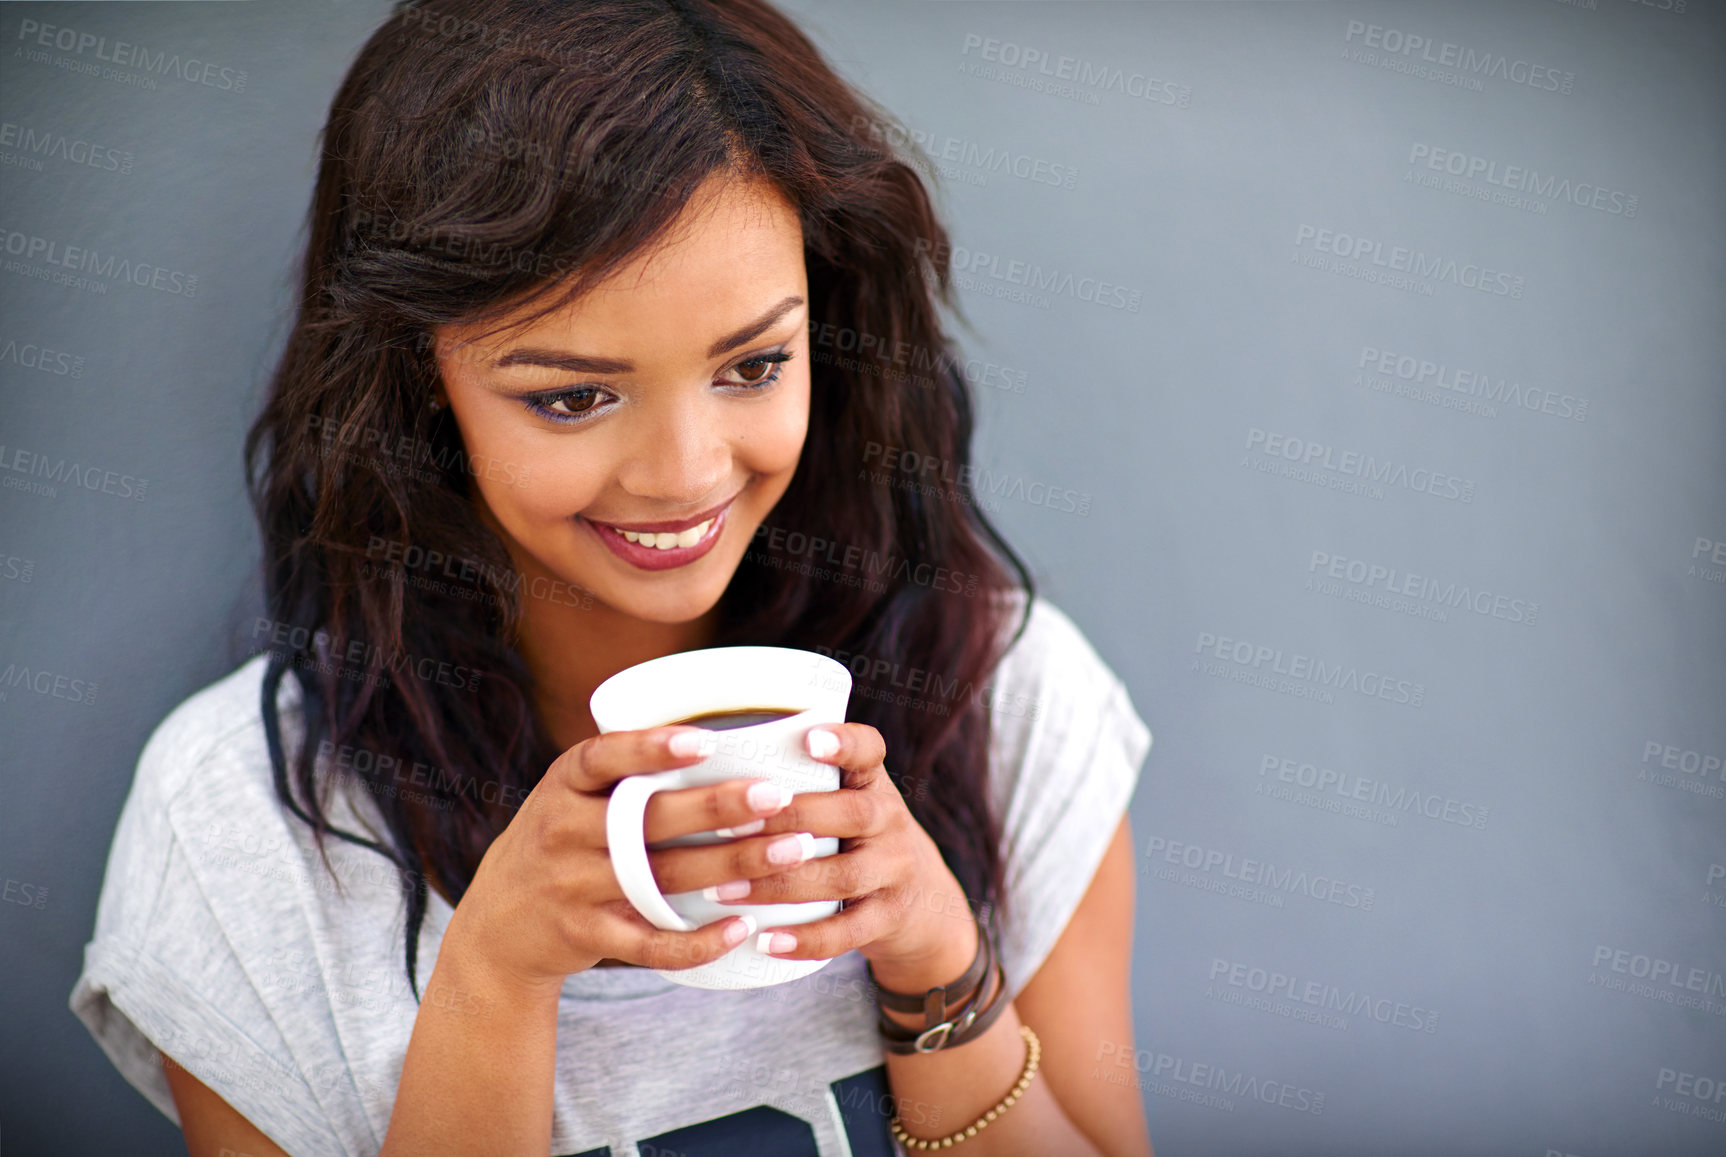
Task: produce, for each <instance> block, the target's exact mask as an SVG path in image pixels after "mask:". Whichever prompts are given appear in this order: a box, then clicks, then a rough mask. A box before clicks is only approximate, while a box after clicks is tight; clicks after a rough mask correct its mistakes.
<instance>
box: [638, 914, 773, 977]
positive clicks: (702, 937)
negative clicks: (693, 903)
mask: <svg viewBox="0 0 1726 1157" xmlns="http://www.w3.org/2000/svg"><path fill="white" fill-rule="evenodd" d="M630 917H633V919H631V918H630ZM755 930H756V922H755V917H753V916H730V917H726V918H724V919H721V920H715V921H713V922H712V923H709V924H703V925H702V926H701V927H699V928H697V929H695V930H694V931H692V932H669V931H667V930H665V929H664V928H655V927H654V926H653V925H651V924H649V923H647V921H645V920H642V919H641V918H640V917H639V915H637V914H636V913H635V912H634V911H633V910H632V911H631V912H630V914H629V916H628V917H624V916H620V917H619V918H618V920H617V923H616V924H615V925H613V926H612V930H611V936H610V939H611V940H612V944H613V946H612V949H611V955H612V957H614V958H615V959H617V960H624V961H628V962H629V963H631V964H639V965H640V966H641V967H643V968H658V969H664V970H667V971H671V970H681V969H685V968H694V967H695V966H696V965H699V964H709V963H711V962H713V961H715V960H718V959H719V958H720V957H721V956H724V955H725V954H726V953H727V952H730V951H731V950H732V949H733V948H735V947H737V946H738V945H739V944H741V943H743V942H744V941H745V940H747V939H748V938H749V937H750V936H752V935H754V934H755Z"/></svg>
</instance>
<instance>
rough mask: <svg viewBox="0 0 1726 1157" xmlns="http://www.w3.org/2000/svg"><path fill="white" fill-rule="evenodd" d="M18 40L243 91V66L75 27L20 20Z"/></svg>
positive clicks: (244, 82)
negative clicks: (172, 51) (84, 30)
mask: <svg viewBox="0 0 1726 1157" xmlns="http://www.w3.org/2000/svg"><path fill="white" fill-rule="evenodd" d="M18 39H19V40H22V41H26V42H28V43H30V44H32V45H34V46H36V47H38V48H52V49H55V50H57V51H59V52H69V53H71V54H72V55H73V56H78V57H82V56H86V55H87V56H89V57H90V58H91V59H92V60H100V61H104V62H106V63H108V64H116V65H119V66H120V67H122V68H136V69H140V70H142V71H144V72H147V73H153V74H155V75H156V76H173V77H176V78H178V79H180V80H183V81H185V82H186V83H188V84H199V85H203V86H204V87H206V88H219V89H223V90H226V91H228V92H245V91H246V72H245V70H244V69H233V68H224V67H222V66H219V65H216V64H211V63H210V62H208V61H204V60H199V59H197V58H196V57H192V56H187V57H181V55H180V54H179V53H177V52H175V53H169V52H167V51H165V50H164V51H152V50H151V49H150V48H148V47H146V46H145V45H142V44H134V43H132V42H131V41H127V40H114V41H110V40H109V39H108V38H107V37H106V36H97V35H95V34H93V33H89V32H79V31H78V30H77V29H76V28H66V27H62V26H60V25H57V24H43V23H41V22H39V21H36V20H20V21H19V22H18ZM41 55H44V54H42V53H38V52H34V51H33V52H32V59H35V58H36V57H37V56H41ZM68 63H75V62H68ZM99 67H100V66H89V67H87V68H83V69H72V70H71V71H88V70H90V69H91V68H99Z"/></svg>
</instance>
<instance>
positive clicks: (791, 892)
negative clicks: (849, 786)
mask: <svg viewBox="0 0 1726 1157" xmlns="http://www.w3.org/2000/svg"><path fill="white" fill-rule="evenodd" d="M744 882H745V883H747V884H748V885H749V890H748V891H747V892H740V891H737V890H736V889H731V890H728V891H721V892H719V893H718V894H716V895H713V896H711V897H710V898H711V899H714V900H718V901H719V902H720V903H722V904H726V903H731V904H801V903H806V902H809V901H813V900H856V899H858V898H860V897H863V896H867V895H869V894H870V893H872V892H878V891H880V890H881V889H883V888H887V887H890V886H892V884H893V883H894V882H895V881H894V879H893V877H891V876H890V875H889V874H888V873H887V872H886V871H884V870H883V866H882V865H880V864H878V863H877V862H876V857H875V853H874V852H873V849H871V848H869V847H868V846H867V845H865V846H864V847H860V848H856V849H853V850H851V851H848V852H843V853H841V854H839V855H836V856H819V857H817V858H815V859H812V860H806V861H804V862H803V863H801V864H798V865H796V866H795V867H791V868H786V869H785V870H783V871H779V872H774V873H773V874H772V875H769V876H758V877H756V878H754V879H752V880H747V881H744ZM933 899H934V900H935V901H936V902H944V901H942V900H941V898H939V897H934V898H933ZM962 902H963V901H962V900H961V903H962Z"/></svg>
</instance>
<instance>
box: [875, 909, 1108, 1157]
mask: <svg viewBox="0 0 1726 1157" xmlns="http://www.w3.org/2000/svg"><path fill="white" fill-rule="evenodd" d="M973 943H974V941H973ZM972 951H973V949H972V948H971V947H969V946H966V945H963V944H956V945H955V946H954V952H953V954H952V957H951V958H950V959H948V960H945V961H942V962H940V963H938V964H935V965H932V966H930V967H928V968H926V969H917V970H915V971H913V972H899V973H896V972H893V971H891V970H879V969H878V970H876V974H875V975H876V982H877V983H879V984H880V985H882V986H883V987H885V988H888V989H891V990H893V991H895V992H923V991H926V990H928V989H930V988H933V987H935V986H936V985H942V984H947V983H949V982H951V981H952V980H953V978H954V977H956V976H958V975H959V974H960V973H962V972H963V971H964V970H965V968H966V966H967V965H968V964H969V963H970V960H971V953H972ZM960 956H963V957H964V958H963V959H959V957H960ZM887 1015H888V1016H890V1017H891V1018H892V1019H893V1020H894V1021H896V1022H898V1023H899V1024H902V1025H905V1026H906V1027H907V1028H917V1029H921V1028H922V1027H923V1023H922V1019H921V1018H920V1017H916V1016H907V1015H904V1014H900V1013H896V1012H891V1011H889V1012H888V1014H887ZM1019 1024H1020V1021H1019V1014H1018V1012H1017V1010H1015V1009H1014V1007H1013V1006H1012V1005H1011V1004H1009V1005H1008V1006H1007V1007H1006V1009H1004V1010H1003V1011H1002V1013H1001V1015H1000V1017H999V1018H998V1019H997V1020H996V1021H995V1023H994V1024H992V1025H990V1026H989V1029H988V1031H986V1032H985V1033H983V1035H982V1036H980V1037H976V1038H974V1039H972V1040H969V1041H966V1042H965V1043H964V1044H962V1045H955V1046H952V1047H950V1048H944V1049H939V1050H937V1051H935V1052H932V1053H913V1054H908V1055H901V1054H898V1053H888V1054H887V1080H888V1083H889V1084H891V1085H892V1088H893V1104H894V1109H895V1111H896V1112H897V1113H898V1114H899V1121H900V1123H901V1124H902V1125H903V1126H904V1128H905V1131H906V1132H907V1133H909V1134H910V1135H911V1136H912V1137H915V1138H917V1139H919V1140H934V1139H937V1138H941V1137H945V1136H947V1135H948V1134H950V1133H955V1132H958V1131H959V1130H962V1129H964V1128H965V1127H966V1126H967V1125H970V1124H972V1123H973V1122H975V1121H976V1120H977V1119H978V1118H980V1117H982V1116H983V1115H984V1114H985V1113H987V1112H988V1111H989V1110H990V1109H993V1108H994V1107H995V1106H996V1105H997V1104H999V1103H1000V1101H1001V1098H1003V1097H1005V1096H1006V1095H1007V1094H1008V1092H1010V1091H1011V1090H1012V1088H1013V1086H1014V1084H1015V1083H1016V1082H1017V1081H1018V1080H1019V1075H1020V1074H1021V1073H1022V1072H1023V1071H1024V1068H1025V1060H1026V1043H1025V1039H1024V1037H1023V1036H1022V1035H1021V1034H1020V1032H1019ZM963 1152H964V1153H965V1154H967V1155H968V1157H1003V1155H1006V1154H1026V1155H1031V1154H1036V1155H1039V1157H1041V1155H1044V1154H1049V1153H1061V1154H1071V1155H1073V1157H1099V1155H1098V1153H1097V1150H1096V1148H1095V1147H1094V1146H1093V1145H1092V1143H1091V1141H1090V1139H1089V1138H1087V1137H1086V1136H1085V1134H1084V1133H1082V1132H1081V1131H1080V1130H1079V1129H1078V1127H1077V1126H1075V1125H1074V1124H1073V1122H1072V1121H1071V1120H1069V1119H1068V1117H1067V1115H1066V1112H1065V1111H1064V1110H1063V1109H1062V1108H1061V1105H1060V1103H1059V1102H1058V1101H1056V1100H1055V1097H1054V1094H1053V1093H1051V1092H1050V1091H1049V1085H1048V1082H1046V1081H1045V1080H1043V1079H1042V1077H1041V1076H1038V1077H1035V1078H1033V1079H1032V1081H1031V1084H1030V1086H1029V1087H1028V1088H1026V1090H1025V1091H1024V1093H1023V1094H1021V1095H1020V1097H1019V1099H1018V1100H1017V1101H1014V1102H1013V1105H1012V1107H1011V1108H1009V1109H1008V1110H1007V1111H1006V1112H1004V1113H1001V1114H1000V1115H999V1116H997V1117H996V1118H995V1120H994V1121H992V1122H990V1123H989V1124H988V1125H987V1126H986V1127H985V1128H982V1129H979V1130H978V1131H977V1133H976V1135H975V1136H973V1137H970V1138H968V1139H967V1140H966V1141H965V1142H964V1149H963Z"/></svg>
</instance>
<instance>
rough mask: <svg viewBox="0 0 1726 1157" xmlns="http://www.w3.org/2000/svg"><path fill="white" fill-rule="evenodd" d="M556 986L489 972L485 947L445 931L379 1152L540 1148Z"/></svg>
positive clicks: (392, 1156)
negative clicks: (470, 946) (471, 946)
mask: <svg viewBox="0 0 1726 1157" xmlns="http://www.w3.org/2000/svg"><path fill="white" fill-rule="evenodd" d="M452 931H453V929H452ZM560 990H561V986H551V985H544V984H542V985H536V986H529V985H522V984H519V983H514V982H511V981H509V980H508V978H505V977H499V976H497V975H494V974H493V973H492V972H491V970H489V969H488V968H487V967H486V966H485V964H484V958H483V957H482V956H480V955H478V954H477V953H474V952H472V951H470V950H467V949H465V948H464V946H463V945H462V944H461V943H460V942H459V941H458V942H455V943H452V942H451V939H450V937H448V936H446V937H445V941H444V944H443V947H442V948H441V949H440V951H439V953H438V958H437V964H436V966H435V967H434V968H433V969H432V974H431V977H430V978H429V979H428V980H427V981H426V986H425V991H424V994H423V996H422V998H421V1000H420V1008H419V1013H418V1015H417V1016H416V1017H415V1019H414V1028H413V1035H412V1037H411V1038H410V1039H409V1041H408V1050H407V1056H406V1059H405V1060H404V1061H403V1064H402V1078H401V1084H400V1086H399V1087H398V1089H397V1091H396V1100H395V1107H394V1109H393V1110H392V1111H391V1113H390V1124H389V1132H388V1134H387V1135H386V1136H385V1138H384V1144H383V1148H382V1149H381V1150H380V1151H379V1157H440V1155H442V1154H450V1155H454V1154H465V1153H473V1152H475V1151H476V1146H478V1147H479V1148H483V1150H484V1151H485V1152H486V1153H489V1154H500V1155H505V1154H511V1155H512V1154H521V1155H523V1157H528V1155H531V1157H545V1154H546V1153H547V1152H549V1151H550V1149H551V1115H552V1092H553V1084H554V1079H555V1069H556V1062H557V1000H558V993H559V992H560ZM482 1141H483V1144H481V1142H482Z"/></svg>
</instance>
